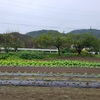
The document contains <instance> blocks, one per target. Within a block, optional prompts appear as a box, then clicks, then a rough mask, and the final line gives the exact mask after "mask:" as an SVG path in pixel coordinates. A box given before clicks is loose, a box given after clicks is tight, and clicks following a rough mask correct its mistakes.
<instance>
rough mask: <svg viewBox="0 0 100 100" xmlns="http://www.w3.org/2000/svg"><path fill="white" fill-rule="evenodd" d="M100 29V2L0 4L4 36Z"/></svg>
mask: <svg viewBox="0 0 100 100" xmlns="http://www.w3.org/2000/svg"><path fill="white" fill-rule="evenodd" d="M90 26H91V28H93V29H100V0H0V33H5V32H14V31H16V32H20V33H22V34H25V33H27V32H30V31H37V30H42V29H47V30H58V31H59V32H64V33H67V32H70V31H72V30H76V29H90Z"/></svg>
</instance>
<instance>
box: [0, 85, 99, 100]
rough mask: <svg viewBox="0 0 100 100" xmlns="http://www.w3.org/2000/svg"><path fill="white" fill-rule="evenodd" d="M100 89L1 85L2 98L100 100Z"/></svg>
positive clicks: (0, 96)
mask: <svg viewBox="0 0 100 100" xmlns="http://www.w3.org/2000/svg"><path fill="white" fill-rule="evenodd" d="M99 99H100V89H95V88H81V89H80V88H69V87H62V88H60V87H23V86H21V87H20V86H18V87H17V86H16V87H15V86H0V100H99Z"/></svg>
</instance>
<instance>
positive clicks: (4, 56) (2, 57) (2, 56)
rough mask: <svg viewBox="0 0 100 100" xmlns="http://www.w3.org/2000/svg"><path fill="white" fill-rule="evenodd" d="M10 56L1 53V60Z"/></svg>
mask: <svg viewBox="0 0 100 100" xmlns="http://www.w3.org/2000/svg"><path fill="white" fill-rule="evenodd" d="M8 57H9V55H0V60H5V59H7V58H8Z"/></svg>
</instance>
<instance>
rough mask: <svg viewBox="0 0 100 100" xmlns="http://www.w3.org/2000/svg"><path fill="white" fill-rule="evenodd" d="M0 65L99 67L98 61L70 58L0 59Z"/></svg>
mask: <svg viewBox="0 0 100 100" xmlns="http://www.w3.org/2000/svg"><path fill="white" fill-rule="evenodd" d="M0 66H5V67H17V66H18V67H19V66H20V67H71V68H72V67H74V68H80V67H84V68H100V62H87V61H83V62H82V61H71V60H52V61H35V60H34V61H33V60H0Z"/></svg>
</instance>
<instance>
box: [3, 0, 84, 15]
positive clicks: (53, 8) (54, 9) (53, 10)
mask: <svg viewBox="0 0 100 100" xmlns="http://www.w3.org/2000/svg"><path fill="white" fill-rule="evenodd" d="M10 1H11V0H10ZM12 2H15V3H16V1H12ZM4 3H5V2H4ZM17 3H18V2H17ZM21 3H22V4H25V5H34V6H39V7H43V8H46V9H39V10H43V11H47V8H50V9H52V12H55V11H57V12H63V13H64V14H65V13H67V14H71V15H74V16H75V15H80V14H78V13H71V12H67V11H68V10H67V11H65V10H58V9H57V8H56V7H48V6H42V5H37V4H33V3H31V4H28V3H24V2H21ZM5 4H7V5H12V6H17V7H21V8H28V9H32V8H29V7H26V6H25V7H24V6H22V5H21V6H20V5H16V4H11V3H5ZM39 10H38V11H39ZM80 16H84V15H83V14H81V15H80Z"/></svg>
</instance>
